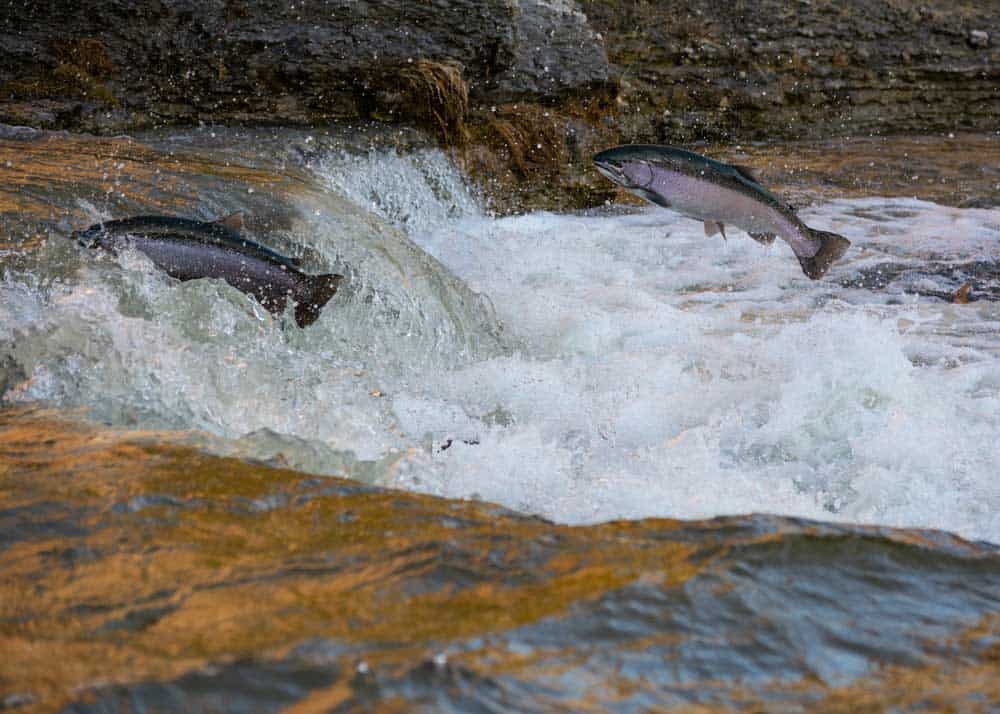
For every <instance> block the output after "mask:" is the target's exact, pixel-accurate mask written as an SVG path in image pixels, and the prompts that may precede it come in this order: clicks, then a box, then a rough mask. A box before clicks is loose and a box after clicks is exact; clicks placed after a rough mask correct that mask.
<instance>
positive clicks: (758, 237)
mask: <svg viewBox="0 0 1000 714" xmlns="http://www.w3.org/2000/svg"><path fill="white" fill-rule="evenodd" d="M750 237H751V238H753V239H754V240H755V241H757V242H758V243H760V244H761V245H771V244H772V243H774V239H775V238H777V237H778V236H776V235H775V234H774V233H751V234H750Z"/></svg>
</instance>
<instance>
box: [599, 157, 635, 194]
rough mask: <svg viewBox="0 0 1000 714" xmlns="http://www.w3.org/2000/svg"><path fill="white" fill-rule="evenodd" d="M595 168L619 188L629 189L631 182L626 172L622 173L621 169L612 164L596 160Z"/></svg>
mask: <svg viewBox="0 0 1000 714" xmlns="http://www.w3.org/2000/svg"><path fill="white" fill-rule="evenodd" d="M594 166H595V167H596V168H597V170H598V171H599V172H600V173H601V174H602V175H603V176H604V177H605V178H607V179H609V180H610V181H613V182H614V183H616V184H618V185H619V186H624V187H625V188H628V187H629V183H630V182H629V180H628V179H627V178H625V172H624V171H622V169H621V167H619V166H618V165H616V164H614V163H612V162H610V161H602V160H601V159H594Z"/></svg>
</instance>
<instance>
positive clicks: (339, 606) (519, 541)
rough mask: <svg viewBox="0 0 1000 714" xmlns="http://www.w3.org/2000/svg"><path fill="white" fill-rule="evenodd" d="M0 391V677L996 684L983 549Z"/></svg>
mask: <svg viewBox="0 0 1000 714" xmlns="http://www.w3.org/2000/svg"><path fill="white" fill-rule="evenodd" d="M173 438H175V436H172V435H171V434H169V433H162V432H161V433H153V432H138V433H131V434H122V433H120V432H114V431H109V430H106V429H101V428H95V427H93V426H87V425H83V424H80V423H76V422H73V421H68V420H67V418H66V416H65V415H60V414H58V413H52V412H48V411H45V410H38V409H18V410H10V409H8V410H5V411H4V412H2V413H0V457H2V461H0V463H2V466H0V567H2V570H3V573H4V578H3V580H2V584H0V648H2V650H3V652H4V657H3V658H0V687H2V689H0V691H2V692H3V695H4V697H5V700H4V701H5V702H7V703H8V705H13V704H18V703H26V704H27V703H30V704H31V705H32V708H33V709H36V710H39V711H53V710H56V709H60V708H62V707H64V706H65V705H66V704H68V703H70V702H72V704H71V705H70V706H69V711H81V712H83V711H120V710H122V708H127V709H132V710H135V709H142V710H145V711H178V710H184V711H213V710H219V709H226V710H233V709H252V710H254V711H277V710H279V709H280V708H281V707H285V706H289V705H292V704H298V705H299V706H301V707H302V709H301V710H302V711H330V710H338V711H340V710H355V709H363V708H366V707H402V708H405V709H414V708H416V709H420V710H426V711H431V710H433V711H469V710H472V709H480V708H490V707H493V708H500V709H506V710H518V711H554V710H563V709H574V710H577V711H579V710H607V709H610V710H617V711H633V710H635V709H645V708H648V707H663V708H668V709H669V708H675V707H676V708H682V707H685V706H693V705H704V706H719V705H728V706H753V707H761V708H772V707H778V708H783V709H790V710H800V709H815V710H823V711H831V710H832V711H856V710H857V708H859V707H861V706H873V705H875V706H879V707H882V706H897V707H900V708H901V709H902V710H915V709H919V708H921V707H928V706H929V707H931V708H936V707H937V706H939V705H941V704H942V703H945V702H946V703H947V704H949V705H951V706H956V707H959V708H960V709H962V710H963V711H987V710H989V709H990V708H991V707H993V706H996V705H997V704H1000V689H998V688H997V684H998V681H1000V680H998V679H997V677H996V676H995V675H996V671H997V670H996V668H997V665H998V659H997V658H998V654H1000V653H998V651H997V638H998V637H1000V631H998V629H997V628H998V624H1000V621H998V620H997V608H998V606H1000V554H998V553H997V551H996V549H995V548H994V547H992V546H987V545H976V544H973V543H969V542H965V541H962V540H960V539H957V538H954V537H952V536H948V535H945V534H942V533H935V532H918V531H890V530H884V529H875V528H859V527H849V526H829V525H823V524H819V523H811V522H805V521H794V520H787V519H779V518H774V517H764V516H747V517H738V518H727V519H719V520H715V521H705V522H689V523H681V522H678V521H669V520H651V521H644V522H638V523H626V522H621V523H609V524H605V525H599V526H591V527H587V528H571V527H566V526H557V525H553V524H551V523H547V522H544V521H541V520H536V519H532V518H525V517H522V516H518V515H516V514H513V513H511V512H508V511H504V510H502V509H499V508H496V507H494V506H489V505H485V504H479V503H474V502H457V501H445V500H438V499H433V498H429V497H421V496H414V495H407V494H404V493H400V492H392V491H382V490H378V489H373V488H370V487H366V486H363V485H361V484H358V483H356V482H352V481H345V480H342V479H337V478H319V479H318V478H315V477H310V476H308V475H305V474H301V473H296V472H293V471H287V470H281V469H272V468H267V467H264V466H259V465H253V464H248V463H245V462H241V461H235V460H230V459H221V458H217V457H212V456H207V455H204V454H202V453H199V452H197V451H194V450H192V449H190V448H187V447H183V446H175V445H172V443H171V441H172V439H173Z"/></svg>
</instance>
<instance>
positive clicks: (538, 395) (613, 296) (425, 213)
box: [0, 151, 1000, 541]
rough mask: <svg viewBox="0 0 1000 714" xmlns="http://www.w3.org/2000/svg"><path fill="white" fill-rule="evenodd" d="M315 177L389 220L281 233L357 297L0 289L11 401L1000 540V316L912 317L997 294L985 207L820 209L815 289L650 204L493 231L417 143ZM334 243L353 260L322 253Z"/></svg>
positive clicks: (318, 459)
mask: <svg viewBox="0 0 1000 714" xmlns="http://www.w3.org/2000/svg"><path fill="white" fill-rule="evenodd" d="M311 169H312V170H313V171H314V172H315V175H316V177H317V180H319V181H321V182H323V183H324V184H325V185H326V186H327V187H328V188H329V189H330V190H331V192H335V193H337V194H340V195H342V196H343V197H346V199H348V201H350V202H353V204H357V205H358V206H360V207H362V208H364V209H366V210H369V211H372V212H373V213H374V214H375V216H377V217H378V218H380V219H381V220H382V221H384V222H387V223H390V224H394V226H395V227H392V226H387V225H383V224H381V223H379V222H378V221H376V220H375V219H372V218H367V219H364V220H362V219H359V218H358V217H357V209H356V208H353V207H351V205H350V204H349V203H348V201H344V200H342V199H338V200H336V201H334V202H333V203H330V204H328V205H325V206H323V207H322V209H323V210H320V211H319V213H318V214H317V211H316V210H314V209H313V207H312V206H310V207H308V210H303V215H305V216H308V219H304V220H307V223H308V227H309V229H308V230H301V229H300V230H299V231H298V233H297V235H299V234H301V235H306V234H308V235H310V236H314V238H313V239H312V241H311V242H310V245H311V246H312V247H313V248H314V249H316V250H317V251H319V252H320V253H321V254H323V255H324V256H326V257H327V258H328V259H329V261H330V262H332V263H333V264H341V263H342V264H345V265H350V266H352V269H353V270H354V271H355V273H354V279H355V281H356V282H355V284H356V285H361V286H362V287H361V288H359V289H358V290H356V291H354V292H352V293H351V294H350V295H345V296H344V297H341V296H338V297H337V298H335V300H334V303H331V306H330V307H329V308H328V309H327V310H326V311H325V312H324V317H323V319H322V320H321V321H320V323H317V327H318V329H315V330H306V331H299V330H296V329H294V328H288V327H287V326H285V327H284V328H282V329H279V328H280V326H279V325H276V324H274V323H273V322H272V321H270V320H269V319H268V318H267V316H266V315H260V314H259V312H260V311H258V313H257V314H255V313H254V311H253V309H252V308H253V305H252V301H249V300H247V299H245V298H244V297H243V296H242V295H241V294H239V293H236V292H235V291H232V290H230V289H229V288H227V287H226V286H224V285H216V284H215V283H209V282H207V281H196V282H192V283H185V284H181V285H176V284H170V283H169V282H168V281H166V280H164V279H163V277H162V276H160V275H158V274H156V272H155V271H153V270H151V268H150V266H149V265H148V264H146V262H145V261H144V260H143V259H142V257H141V256H136V255H131V256H129V255H126V256H124V257H122V258H120V259H119V260H118V261H104V262H103V263H100V262H99V263H96V264H85V265H84V266H83V267H82V268H81V269H80V270H79V271H77V272H76V273H75V274H74V275H73V276H72V277H71V278H67V279H65V280H63V281H61V282H56V283H51V282H49V283H47V282H45V281H41V280H39V279H37V278H36V277H34V276H33V275H31V274H24V273H14V272H11V271H8V273H7V274H6V277H5V278H4V282H3V283H2V284H0V344H2V345H4V346H3V347H2V350H0V389H2V390H3V391H4V392H5V396H4V399H5V400H6V401H8V402H18V401H28V400H43V401H47V402H53V403H57V404H71V405H75V404H82V405H86V406H88V407H90V408H91V409H92V410H94V412H95V413H96V414H98V415H99V416H101V417H103V418H106V419H109V420H111V421H113V422H114V423H118V424H123V425H131V424H150V423H155V424H162V423H165V424H168V425H170V426H175V427H177V426H181V427H195V428H198V429H202V430H204V431H206V432H208V433H209V434H214V435H216V436H218V437H222V438H223V440H228V441H226V442H225V443H226V444H228V446H226V445H224V444H222V442H219V443H215V444H214V446H213V447H212V448H217V449H220V450H226V449H230V450H236V451H239V453H242V454H245V455H251V456H258V457H259V456H261V455H271V454H273V453H275V451H277V450H280V451H281V452H282V453H283V455H284V456H285V457H286V458H287V460H288V461H289V462H290V463H292V464H298V465H300V466H303V467H305V468H309V469H311V470H315V471H319V472H334V471H338V470H341V469H343V468H345V466H344V464H345V463H346V462H345V461H344V459H342V458H340V457H339V455H340V454H342V453H344V452H353V453H354V454H355V455H356V456H357V457H358V458H360V459H368V460H376V459H383V461H381V462H378V464H376V465H375V466H373V467H371V468H370V469H369V470H368V472H366V473H367V477H368V478H370V479H372V480H375V481H378V482H379V483H382V484H386V485H394V486H399V487H404V488H408V489H416V490H420V491H425V492H429V493H434V494H440V495H449V496H477V497H482V498H485V499H488V500H492V501H496V502H499V503H502V504H504V505H507V506H511V507H513V508H517V509H520V510H524V511H529V512H532V513H540V514H542V515H545V516H547V517H549V518H552V519H555V520H558V521H562V522H573V523H577V522H590V521H598V520H604V519H612V518H638V517H644V516H654V515H659V516H673V517H682V518H694V517H703V516H711V515H716V514H722V513H742V512H748V511H766V512H774V513H781V514H792V515H800V516H807V517H818V518H823V519H827V520H849V521H861V522H869V523H879V524H885V525H891V526H920V527H937V528H944V529H947V530H951V531H955V532H958V533H960V534H962V535H965V536H967V537H972V538H980V539H988V540H992V541H1000V515H998V514H1000V484H998V482H997V481H996V479H995V477H994V475H995V474H996V473H997V472H998V471H1000V450H998V449H996V447H995V443H994V442H995V436H996V434H997V433H1000V432H998V429H1000V361H998V357H1000V340H998V339H997V338H996V334H997V328H998V326H1000V324H998V323H1000V308H998V305H1000V303H997V302H995V301H992V300H979V301H977V302H973V303H970V304H967V305H956V304H950V303H949V302H947V301H945V300H941V299H938V298H935V297H932V296H933V295H935V294H937V293H941V294H942V295H947V294H949V293H951V292H953V291H954V290H956V289H957V288H958V287H959V286H960V285H961V284H962V282H964V280H965V279H967V278H968V279H970V280H973V281H974V286H973V295H974V296H975V295H976V293H977V292H978V293H979V294H980V295H987V296H992V295H993V293H992V292H991V291H993V290H994V289H995V288H996V285H995V284H994V282H991V281H995V280H996V278H995V277H991V276H995V275H996V274H997V273H998V272H1000V271H998V269H997V266H1000V256H998V255H997V248H996V246H997V245H998V241H1000V210H982V209H954V208H946V207H942V206H938V205H935V204H931V203H926V202H921V201H916V200H909V199H879V198H869V199H863V200H840V201H830V202H827V203H823V204H821V205H817V206H815V207H813V208H811V209H809V210H806V211H804V212H803V213H802V217H803V219H804V220H805V222H806V223H807V224H809V225H810V226H813V227H815V228H820V229H824V230H833V231H836V232H837V233H841V234H843V235H845V236H847V237H848V238H849V239H851V241H852V242H853V246H852V248H851V250H850V251H849V252H848V254H847V256H846V257H845V259H844V260H843V261H841V262H839V263H838V264H836V265H835V266H834V268H833V269H832V270H831V272H830V274H829V275H828V277H827V278H826V279H825V280H823V281H819V282H813V281H810V280H808V279H807V278H805V276H803V275H802V274H801V271H800V270H799V267H798V264H797V262H796V261H795V259H794V257H793V255H792V253H791V250H790V249H789V248H788V247H787V246H786V245H784V244H783V243H782V242H781V241H778V243H777V244H776V245H775V246H773V247H772V248H769V249H766V248H762V247H761V246H759V245H757V244H756V243H755V242H753V241H751V240H749V239H748V238H747V237H746V236H745V235H743V234H742V233H740V232H738V231H733V233H736V235H731V236H730V239H729V241H728V242H723V241H722V240H721V238H720V237H718V236H715V237H712V238H706V237H705V236H704V235H703V232H702V227H701V225H700V224H698V223H695V222H693V221H688V220H686V219H683V218H681V217H679V216H677V215H675V214H673V213H671V212H669V211H664V210H662V209H655V208H650V209H644V210H638V211H634V212H629V213H623V212H613V211H610V210H607V211H599V212H593V213H588V214H574V215H561V214H550V213H536V214H531V215H525V216H518V217H511V218H500V219H498V218H495V217H491V216H489V215H487V214H486V213H485V212H484V211H482V210H481V209H480V208H478V207H477V204H476V201H475V200H474V199H473V197H472V195H471V193H470V192H469V191H468V189H467V188H466V187H465V184H464V182H463V180H462V178H461V176H460V175H459V174H458V172H457V171H456V170H455V169H454V168H453V167H452V166H451V164H450V163H449V162H448V160H447V158H446V157H445V156H444V155H443V154H442V153H440V152H437V151H423V152H419V153H416V154H412V155H409V156H404V157H400V156H397V155H395V154H393V153H385V152H371V153H369V154H367V155H362V156H356V155H350V154H335V155H328V156H323V157H320V158H318V159H315V160H314V161H312V163H311ZM345 216H347V217H345ZM345 224H350V226H349V228H350V230H349V232H350V233H351V235H352V236H360V237H358V238H357V239H356V240H355V241H354V242H350V241H347V242H345V241H343V240H341V241H339V242H338V241H337V240H336V239H335V238H334V237H331V236H336V235H343V233H344V230H345ZM360 224H364V226H365V227H364V229H363V230H362V228H359V225H360ZM372 226H374V227H372ZM399 230H401V231H403V232H405V234H406V236H408V237H409V239H411V240H412V241H413V242H414V243H415V244H416V245H418V246H420V247H421V248H422V249H423V250H425V251H426V252H427V254H429V256H432V257H433V259H432V258H429V257H427V256H424V255H422V254H421V253H420V251H417V250H416V249H415V248H414V247H413V246H412V245H411V244H410V243H409V242H408V241H406V240H405V239H404V238H403V237H401V236H400V235H399V233H398V231H399ZM372 235H374V236H377V237H376V238H371V237H370V236H372ZM316 236H318V237H316ZM386 236H395V237H393V238H392V239H391V240H392V241H394V242H393V246H394V247H392V249H391V250H390V251H389V252H390V253H391V255H390V256H389V257H388V258H385V259H384V260H382V259H379V260H376V259H374V258H372V257H371V256H373V255H382V256H384V255H385V252H383V253H380V252H379V251H380V250H382V248H381V246H382V245H384V242H385V241H386V240H389V239H387V238H385V237H386ZM399 256H405V257H404V258H403V259H400V258H399ZM438 261H439V262H440V264H439V262H438ZM394 262H395V263H397V264H399V265H401V266H402V267H401V268H400V269H399V270H398V271H396V272H395V273H394V272H392V271H390V270H388V269H386V268H385V267H384V266H385V264H393V263H394ZM930 264H933V265H935V266H937V267H936V268H935V269H934V270H928V269H926V268H927V266H928V265H930ZM442 266H444V267H442ZM942 266H945V267H947V270H945V269H943V268H942ZM972 266H979V268H975V269H974V268H973V267H972ZM982 266H987V268H986V269H983V268H982ZM989 266H993V268H992V270H993V272H992V273H991V272H990V269H989ZM976 270H978V272H976ZM969 276H972V277H971V278H970V277H969ZM456 278H457V279H456ZM366 281H368V282H366ZM460 281H464V283H465V284H467V285H468V287H469V288H471V290H472V291H475V292H477V293H481V294H482V295H483V296H484V297H482V298H479V297H476V296H475V295H473V294H472V293H471V292H469V291H468V290H466V288H465V287H464V286H463V285H462V282H460ZM365 286H373V287H371V289H367V290H366V289H365ZM337 300H341V301H342V302H340V303H337ZM489 303H492V308H491V307H490V305H489ZM441 306H443V307H441ZM493 309H495V313H496V319H498V320H499V322H500V323H501V324H502V326H503V330H502V331H501V330H500V329H499V328H498V327H497V325H496V324H495V323H494V322H493V319H494V318H493V313H492V310H493ZM449 310H459V311H460V312H461V316H459V317H456V318H454V319H446V318H445V317H443V315H447V314H448V313H449ZM206 314H211V315H212V318H211V319H210V320H205V319H204V317H203V316H204V315H206ZM428 314H430V317H428ZM359 325H360V327H359ZM456 326H458V327H456ZM501 341H502V344H501ZM456 352H460V353H461V354H460V356H459V357H460V358H456V357H455V353H456ZM234 440H238V441H234ZM234 444H238V448H237V446H234ZM393 455H395V456H393ZM390 457H392V458H390ZM387 458H388V459H389V461H385V459H387ZM355 475H358V474H357V473H356V474H355Z"/></svg>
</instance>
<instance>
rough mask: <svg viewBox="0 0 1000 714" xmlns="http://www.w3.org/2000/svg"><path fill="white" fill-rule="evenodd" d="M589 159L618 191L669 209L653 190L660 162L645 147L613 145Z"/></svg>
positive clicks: (664, 200) (667, 204)
mask: <svg viewBox="0 0 1000 714" xmlns="http://www.w3.org/2000/svg"><path fill="white" fill-rule="evenodd" d="M593 160H594V166H595V167H596V168H597V170H598V171H599V172H601V174H602V175H603V176H605V177H606V178H608V179H610V180H611V181H613V182H614V183H616V184H618V185H619V186H621V187H622V188H624V189H626V190H627V191H629V192H631V193H634V194H635V195H637V196H640V197H642V198H644V199H646V200H647V201H651V202H652V203H655V204H657V205H659V206H665V207H669V203H668V202H667V199H666V197H665V196H662V195H661V194H660V193H658V192H657V191H656V190H655V189H654V187H653V179H654V178H655V168H656V167H657V166H659V165H660V164H661V163H662V159H661V158H660V157H658V156H656V155H653V154H651V153H650V152H649V151H648V150H646V147H641V146H616V147H615V148H613V149H607V150H606V151H602V152H600V153H598V154H594V157H593Z"/></svg>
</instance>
